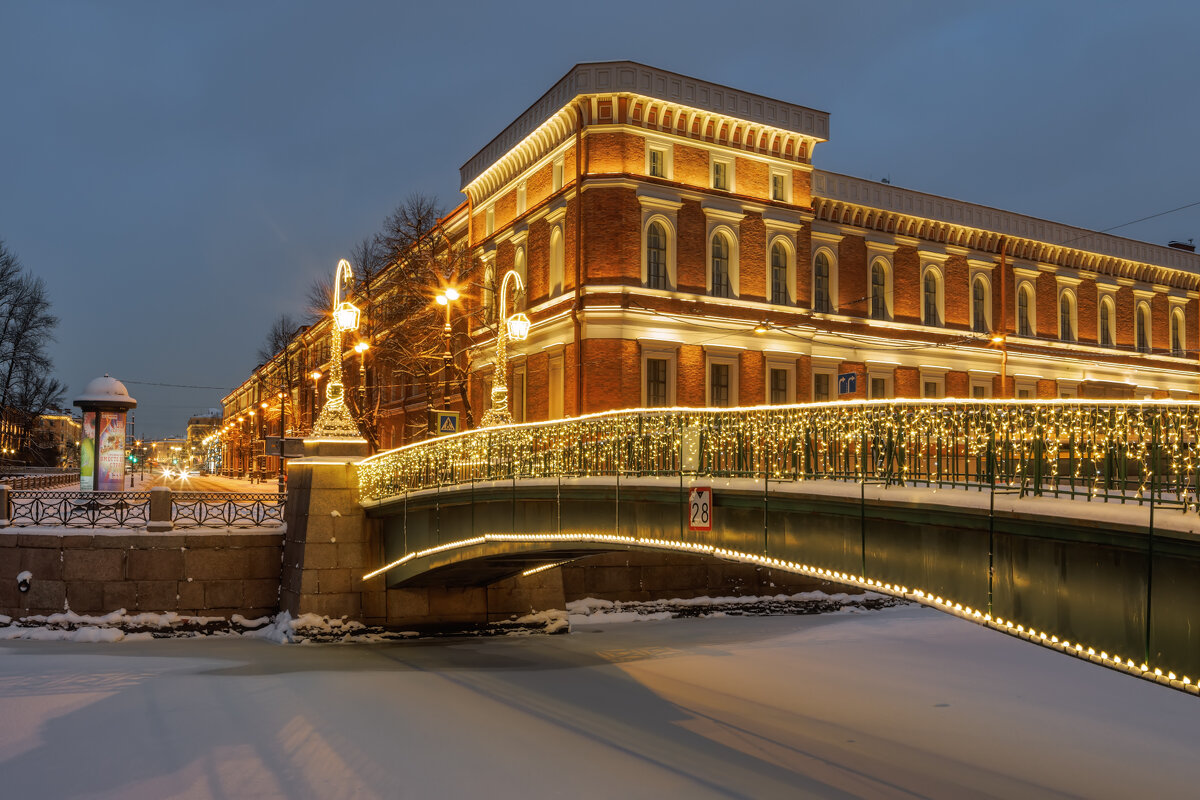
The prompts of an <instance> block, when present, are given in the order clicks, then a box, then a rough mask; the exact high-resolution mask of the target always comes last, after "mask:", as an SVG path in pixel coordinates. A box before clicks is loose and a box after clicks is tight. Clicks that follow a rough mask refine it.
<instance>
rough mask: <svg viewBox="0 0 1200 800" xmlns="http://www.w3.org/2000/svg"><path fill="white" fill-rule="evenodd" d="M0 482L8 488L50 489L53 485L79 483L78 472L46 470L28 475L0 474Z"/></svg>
mask: <svg viewBox="0 0 1200 800" xmlns="http://www.w3.org/2000/svg"><path fill="white" fill-rule="evenodd" d="M0 483H2V484H4V485H5V486H8V487H9V488H10V489H50V488H53V487H55V486H67V485H69V484H72V483H79V473H78V472H47V473H43V474H29V475H4V476H0Z"/></svg>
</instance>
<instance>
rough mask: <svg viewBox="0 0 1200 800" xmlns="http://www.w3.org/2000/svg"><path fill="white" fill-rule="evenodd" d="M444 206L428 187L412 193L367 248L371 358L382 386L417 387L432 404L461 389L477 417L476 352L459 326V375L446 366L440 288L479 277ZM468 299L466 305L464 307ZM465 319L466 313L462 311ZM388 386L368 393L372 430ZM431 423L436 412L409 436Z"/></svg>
mask: <svg viewBox="0 0 1200 800" xmlns="http://www.w3.org/2000/svg"><path fill="white" fill-rule="evenodd" d="M442 216H443V211H442V209H441V207H440V206H439V205H438V203H437V201H436V200H435V199H434V198H432V197H429V196H426V195H421V194H411V195H409V196H408V197H407V198H406V199H405V200H404V202H403V203H401V204H400V205H399V206H398V207H397V208H396V209H395V211H393V212H392V213H391V214H390V215H389V216H388V217H387V219H386V220H384V226H383V230H382V231H381V232H380V233H379V234H378V235H377V236H376V237H375V239H374V241H373V242H372V244H371V246H370V248H364V252H363V261H364V263H365V264H368V265H369V268H367V269H363V270H361V274H362V277H363V280H362V281H361V282H360V287H359V289H358V293H359V294H358V296H359V297H360V299H361V300H362V302H361V303H360V306H361V305H364V304H365V305H366V306H367V308H366V309H365V312H366V317H367V330H366V333H365V335H366V336H368V337H369V338H370V341H371V344H372V348H371V351H370V352H371V363H372V365H373V369H374V372H375V380H374V381H373V383H374V384H375V386H376V387H379V388H381V387H385V386H391V385H393V384H394V383H395V382H399V383H401V384H402V385H404V386H412V387H415V388H416V389H417V391H418V393H420V394H422V395H423V396H424V398H425V406H426V411H427V412H428V411H431V410H432V409H433V408H434V404H435V402H436V401H438V400H439V399H440V400H441V402H443V403H444V402H446V401H447V400H448V397H447V393H450V394H457V395H458V396H459V398H460V400H461V402H462V405H463V408H464V409H465V412H466V416H467V420H468V424H473V421H472V411H471V407H470V400H469V397H468V395H467V391H466V382H465V380H463V376H465V375H466V374H467V371H468V369H469V364H467V365H466V368H464V363H463V358H464V356H463V354H464V353H465V354H467V356H466V357H469V352H470V351H469V348H467V347H466V345H467V341H466V338H465V336H466V334H465V333H464V332H463V331H462V330H461V324H460V326H459V327H460V329H459V330H457V331H456V332H455V333H454V334H453V336H452V341H451V351H452V352H453V353H455V354H456V356H457V358H456V359H455V361H454V363H453V365H452V370H451V375H450V376H445V375H443V372H442V365H443V354H444V352H445V340H444V336H443V327H444V326H443V323H444V316H443V315H444V310H443V308H442V307H441V306H439V305H437V304H436V303H435V302H434V296H435V294H436V293H437V291H438V289H439V287H444V286H451V285H454V286H458V287H460V288H461V289H462V290H463V291H464V293H465V292H466V286H467V284H468V283H469V282H470V280H471V277H472V274H471V273H472V265H471V263H470V261H469V259H468V258H467V253H466V250H465V248H463V247H461V246H456V245H455V244H454V243H452V242H451V241H450V240H449V238H448V237H447V236H446V235H445V232H444V231H443V230H442V229H441V227H440V220H441V218H442ZM461 308H462V307H461V306H460V307H459V310H460V312H461ZM460 318H461V317H460ZM381 394H382V393H381V392H379V391H378V390H377V391H376V392H375V394H374V396H373V397H370V396H364V397H362V398H360V399H361V402H362V403H363V407H362V408H361V409H359V415H360V419H362V420H363V422H364V426H363V427H365V428H369V429H370V430H371V431H372V433H371V435H372V437H376V436H378V412H379V409H380V405H381ZM427 428H428V419H427V417H426V418H421V417H418V418H416V419H411V420H409V422H408V431H407V434H408V435H407V436H406V438H419V437H420V436H423V435H424V434H425V432H426V431H427Z"/></svg>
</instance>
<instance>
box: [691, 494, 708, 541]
mask: <svg viewBox="0 0 1200 800" xmlns="http://www.w3.org/2000/svg"><path fill="white" fill-rule="evenodd" d="M688 530H689V531H711V530H712V487H711V486H693V487H692V488H691V489H690V490H688Z"/></svg>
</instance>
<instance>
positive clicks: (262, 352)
mask: <svg viewBox="0 0 1200 800" xmlns="http://www.w3.org/2000/svg"><path fill="white" fill-rule="evenodd" d="M305 327H306V326H303V325H299V324H298V323H297V322H296V321H295V320H294V319H292V317H291V315H289V314H286V313H285V314H280V315H279V316H278V317H277V318H276V319H275V321H274V322H272V323H271V327H270V328H269V329H268V330H267V335H266V338H264V339H263V343H262V344H261V345H260V346H259V348H258V359H259V361H260V362H261V363H262V364H265V365H268V367H269V368H268V369H265V370H263V371H262V375H263V376H264V385H263V389H264V391H265V393H266V394H267V395H268V396H270V397H278V396H279V395H283V403H282V405H281V414H282V415H283V418H284V420H285V423H284V424H286V420H288V419H291V420H292V426H293V427H295V426H296V423H298V422H299V419H300V415H299V413H298V398H297V397H296V392H297V391H298V388H299V384H300V383H301V378H300V369H301V367H300V364H299V363H298V361H297V358H298V356H297V354H296V353H295V352H293V348H292V343H293V342H294V341H295V339H296V336H297V335H298V334H299V333H300V332H301V331H303V330H304V329H305ZM286 433H287V431H286V429H285V428H284V427H283V425H281V426H280V435H281V436H282V435H286Z"/></svg>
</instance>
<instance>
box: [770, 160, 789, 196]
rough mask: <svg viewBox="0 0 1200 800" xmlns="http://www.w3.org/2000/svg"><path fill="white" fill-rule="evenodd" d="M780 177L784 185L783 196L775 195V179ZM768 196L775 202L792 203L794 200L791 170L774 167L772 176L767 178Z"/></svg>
mask: <svg viewBox="0 0 1200 800" xmlns="http://www.w3.org/2000/svg"><path fill="white" fill-rule="evenodd" d="M776 178H778V179H780V181H781V185H782V189H783V192H782V196H780V197H776V195H775V179H776ZM767 181H768V183H767V196H768V197H770V198H771V201H772V202H775V203H791V202H792V176H791V170H785V169H780V168H778V167H772V168H771V172H770V176H769V177H768V178H767Z"/></svg>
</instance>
